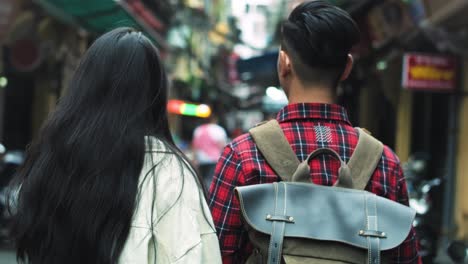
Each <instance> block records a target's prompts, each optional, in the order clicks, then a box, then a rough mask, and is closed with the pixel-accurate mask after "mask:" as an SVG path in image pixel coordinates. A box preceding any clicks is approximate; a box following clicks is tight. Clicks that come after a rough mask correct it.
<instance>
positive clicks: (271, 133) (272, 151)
mask: <svg viewBox="0 0 468 264" xmlns="http://www.w3.org/2000/svg"><path fill="white" fill-rule="evenodd" d="M249 132H250V135H251V136H252V138H253V139H254V141H255V144H256V145H257V148H258V149H259V150H260V152H261V153H262V154H263V156H264V157H265V160H266V161H267V163H268V164H269V165H270V166H271V168H273V170H274V171H275V172H276V174H277V175H279V176H280V177H281V179H282V180H283V181H290V179H291V176H292V175H293V174H294V172H295V171H296V169H297V167H298V166H299V164H300V162H299V160H298V159H297V156H296V154H295V153H294V151H293V149H292V148H291V146H290V145H289V142H288V140H287V139H286V136H285V135H284V133H283V130H282V129H281V127H280V125H279V123H278V121H276V120H271V121H268V122H266V123H263V124H261V125H259V126H257V127H254V128H252V129H250V131H249Z"/></svg>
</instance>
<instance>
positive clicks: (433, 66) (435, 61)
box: [402, 53, 457, 92]
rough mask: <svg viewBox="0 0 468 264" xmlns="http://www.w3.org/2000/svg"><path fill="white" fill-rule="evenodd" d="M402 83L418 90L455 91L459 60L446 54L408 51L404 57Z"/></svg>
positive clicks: (408, 87) (405, 86)
mask: <svg viewBox="0 0 468 264" xmlns="http://www.w3.org/2000/svg"><path fill="white" fill-rule="evenodd" d="M402 85H403V87H404V88H407V89H410V90H417V91H427V90H429V91H447V92H451V91H454V90H455V88H456V85H457V60H456V59H455V58H454V57H450V56H444V55H432V54H423V53H407V54H405V55H404V58H403V84H402Z"/></svg>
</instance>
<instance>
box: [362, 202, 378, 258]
mask: <svg viewBox="0 0 468 264" xmlns="http://www.w3.org/2000/svg"><path fill="white" fill-rule="evenodd" d="M366 214H367V230H366V231H364V232H362V235H363V236H365V237H367V248H368V264H380V237H379V236H375V235H369V234H366V233H381V232H379V231H377V230H378V216H377V201H376V199H375V195H372V194H368V195H366Z"/></svg>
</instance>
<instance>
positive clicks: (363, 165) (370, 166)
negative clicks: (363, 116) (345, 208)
mask: <svg viewBox="0 0 468 264" xmlns="http://www.w3.org/2000/svg"><path fill="white" fill-rule="evenodd" d="M356 130H357V131H358V132H359V141H358V143H357V145H356V148H355V149H354V152H353V155H352V156H351V158H350V159H349V162H348V166H349V169H350V170H351V175H352V177H353V189H357V190H364V189H365V188H366V186H367V183H368V182H369V180H370V178H371V177H372V175H373V174H374V171H375V169H376V168H377V165H378V164H379V162H380V159H381V158H382V152H383V144H382V143H381V142H380V141H378V140H377V139H375V138H374V137H372V136H370V135H369V134H367V133H366V132H365V131H364V130H363V129H361V128H356Z"/></svg>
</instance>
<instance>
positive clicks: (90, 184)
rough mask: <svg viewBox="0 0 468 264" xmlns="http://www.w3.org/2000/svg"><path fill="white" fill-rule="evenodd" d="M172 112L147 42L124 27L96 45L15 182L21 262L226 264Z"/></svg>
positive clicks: (154, 54) (157, 63) (160, 69)
mask: <svg viewBox="0 0 468 264" xmlns="http://www.w3.org/2000/svg"><path fill="white" fill-rule="evenodd" d="M166 107H167V80H166V73H165V70H164V67H163V65H162V62H161V59H160V57H159V52H158V50H157V49H156V47H155V46H154V45H153V44H152V43H151V41H150V40H149V39H148V38H147V37H145V36H144V35H143V34H141V33H140V32H137V31H135V30H133V29H130V28H118V29H115V30H113V31H111V32H109V33H107V34H105V35H103V36H102V37H100V38H99V39H97V40H96V41H95V42H94V44H93V45H92V46H91V47H90V49H89V50H88V51H87V53H86V54H85V56H84V58H83V59H82V60H81V63H80V65H79V67H78V69H77V70H76V72H75V74H74V77H73V79H72V81H71V83H70V87H69V89H68V90H67V92H66V94H65V95H64V96H63V98H62V99H61V100H60V102H59V104H58V106H57V108H56V110H55V112H53V113H52V114H51V115H50V117H49V119H48V120H47V122H46V123H45V125H44V126H43V128H42V130H41V132H40V134H39V136H38V137H37V138H36V139H34V141H33V142H32V144H31V146H30V147H29V149H28V151H27V159H26V162H25V164H24V165H23V166H22V168H21V169H20V171H19V173H18V175H17V178H16V180H15V183H14V186H20V192H19V200H18V201H17V206H18V207H17V213H16V214H15V217H14V221H13V227H12V233H11V235H12V238H13V240H14V242H15V245H16V249H17V255H18V258H19V260H20V261H22V262H25V263H32V264H63V263H68V264H70V263H71V264H73V263H77V264H78V263H87V264H89V263H100V264H104V263H107V264H114V263H138V264H145V263H175V262H177V263H219V262H220V254H219V245H218V241H217V238H216V235H215V231H214V226H213V222H212V219H211V216H210V213H209V209H208V207H207V204H206V201H205V196H204V193H203V191H202V186H201V181H200V180H199V179H198V178H197V175H196V173H195V171H194V169H193V168H192V167H191V166H190V164H189V162H188V161H187V159H186V158H185V157H184V155H183V154H182V153H181V152H180V150H179V149H178V148H177V147H176V146H175V144H174V142H173V139H172V137H171V134H170V132H169V125H168V117H167V112H166Z"/></svg>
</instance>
